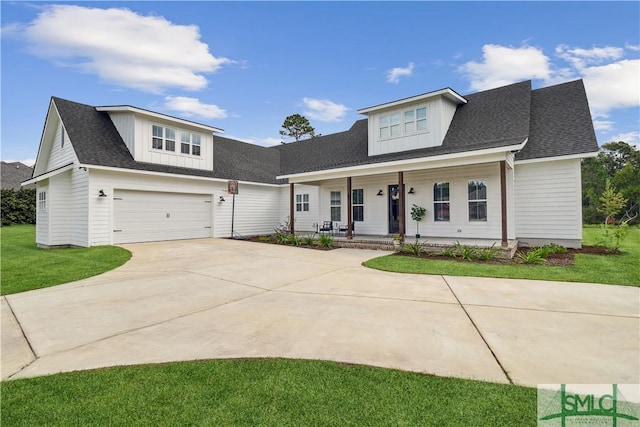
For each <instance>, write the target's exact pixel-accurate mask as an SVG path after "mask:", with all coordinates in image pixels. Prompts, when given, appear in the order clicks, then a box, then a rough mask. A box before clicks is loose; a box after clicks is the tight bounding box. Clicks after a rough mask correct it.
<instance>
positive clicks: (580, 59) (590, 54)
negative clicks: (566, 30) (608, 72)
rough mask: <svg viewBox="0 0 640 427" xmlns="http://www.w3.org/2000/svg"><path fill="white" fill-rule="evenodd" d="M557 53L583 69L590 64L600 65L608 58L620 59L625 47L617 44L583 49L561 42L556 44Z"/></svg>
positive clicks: (577, 67)
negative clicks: (616, 45)
mask: <svg viewBox="0 0 640 427" xmlns="http://www.w3.org/2000/svg"><path fill="white" fill-rule="evenodd" d="M556 55H557V56H558V57H560V58H562V59H564V60H565V61H567V62H569V63H570V64H571V65H572V66H573V67H574V68H576V69H577V70H582V69H584V68H585V67H587V66H588V65H598V64H602V63H603V62H604V61H607V60H609V61H611V60H616V59H620V58H622V57H623V55H624V49H623V48H621V47H615V46H605V47H593V48H591V49H583V48H580V47H569V46H567V45H564V44H561V45H558V46H556Z"/></svg>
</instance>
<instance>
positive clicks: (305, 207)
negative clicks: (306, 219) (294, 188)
mask: <svg viewBox="0 0 640 427" xmlns="http://www.w3.org/2000/svg"><path fill="white" fill-rule="evenodd" d="M296 212H309V195H308V194H296Z"/></svg>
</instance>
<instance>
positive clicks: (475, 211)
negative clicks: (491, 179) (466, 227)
mask: <svg viewBox="0 0 640 427" xmlns="http://www.w3.org/2000/svg"><path fill="white" fill-rule="evenodd" d="M468 189H469V195H468V200H469V221H486V220H487V180H486V179H476V180H471V181H469V182H468Z"/></svg>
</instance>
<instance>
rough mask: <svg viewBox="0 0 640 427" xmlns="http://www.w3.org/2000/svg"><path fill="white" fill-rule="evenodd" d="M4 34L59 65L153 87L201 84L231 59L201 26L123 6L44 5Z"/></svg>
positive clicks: (131, 84) (141, 87)
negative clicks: (203, 37) (215, 50)
mask: <svg viewBox="0 0 640 427" xmlns="http://www.w3.org/2000/svg"><path fill="white" fill-rule="evenodd" d="M5 35H14V36H18V37H21V38H23V39H24V40H25V41H26V42H27V44H28V46H29V51H30V52H32V53H33V54H34V55H37V56H39V57H41V58H45V59H48V60H51V61H52V62H54V63H56V64H57V65H60V66H68V67H73V68H77V69H79V70H81V71H82V72H86V73H91V74H95V75H97V76H99V77H100V78H101V79H103V80H104V81H107V82H110V83H113V84H117V85H122V86H126V87H130V88H135V89H139V90H143V91H147V92H153V93H158V92H162V91H163V90H164V89H166V88H181V89H186V90H199V89H202V88H204V87H206V85H207V79H206V78H205V76H204V75H203V74H204V73H212V72H214V71H216V70H217V69H219V68H220V67H221V66H222V65H224V64H226V63H230V62H231V61H230V60H228V59H226V58H217V57H214V56H213V55H212V54H211V53H210V52H209V46H208V45H207V44H206V43H203V42H201V41H200V30H199V28H198V27H197V26H195V25H176V24H174V23H172V22H170V21H168V20H166V19H165V18H164V17H162V16H154V15H149V16H143V15H139V14H137V13H135V12H132V11H131V10H128V9H124V8H110V9H99V8H92V7H83V6H72V5H52V6H45V7H44V10H43V11H42V12H41V13H40V14H38V16H37V18H36V19H34V20H33V21H31V22H30V23H28V24H11V25H9V26H7V27H6V28H5V29H3V36H5Z"/></svg>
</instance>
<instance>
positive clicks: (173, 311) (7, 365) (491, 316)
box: [1, 239, 640, 386]
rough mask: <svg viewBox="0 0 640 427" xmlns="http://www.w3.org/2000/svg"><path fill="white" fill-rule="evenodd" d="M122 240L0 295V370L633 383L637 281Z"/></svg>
mask: <svg viewBox="0 0 640 427" xmlns="http://www.w3.org/2000/svg"><path fill="white" fill-rule="evenodd" d="M125 247H126V248H127V249H129V250H130V251H131V252H132V253H133V256H132V258H131V260H130V261H129V262H128V263H127V264H125V265H124V266H122V267H120V268H118V269H116V270H113V271H111V272H108V273H105V274H102V275H100V276H96V277H92V278H89V279H85V280H81V281H78V282H74V283H69V284H66V285H61V286H55V287H51V288H46V289H40V290H36V291H30V292H25V293H21V294H15V295H8V296H7V297H6V301H4V299H3V301H2V307H1V310H2V321H3V322H2V343H1V344H2V378H3V379H6V378H22V377H30V376H37V375H47V374H52V373H57V372H65V371H73V370H81V369H93V368H99V367H106V366H114V365H129V364H139V363H158V362H170V361H179V360H195V359H212V358H237V357H285V358H304V359H327V360H335V361H342V362H349V363H360V364H368V365H374V366H381V367H390V368H397V369H403V370H410V371H417V372H425V373H431V374H436V375H441V376H455V377H462V378H472V379H481V380H486V381H493V382H502V383H507V382H514V383H517V384H523V385H530V386H535V385H536V384H539V383H640V366H639V364H638V362H637V361H638V360H639V359H640V328H639V326H640V289H638V288H633V287H623V286H611V285H597V284H584V283H557V282H544V281H527V280H512V279H487V278H472V277H452V276H428V275H413V274H397V273H387V272H382V271H377V270H371V269H367V268H365V267H363V266H361V263H362V262H363V261H365V260H367V259H370V258H373V257H376V256H380V255H383V254H386V252H380V251H367V250H357V249H336V250H333V251H316V250H309V249H301V248H293V247H287V246H276V245H269V244H260V243H251V242H243V241H233V240H219V239H203V240H188V241H177V242H159V243H145V244H134V245H126V246H125ZM12 314H15V318H13V316H12ZM16 319H17V321H16ZM24 337H26V339H27V340H28V343H27V341H26V340H24ZM21 340H22V341H21ZM25 346H26V347H25ZM27 350H29V351H27ZM31 350H33V353H35V358H34V354H33V353H31Z"/></svg>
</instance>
